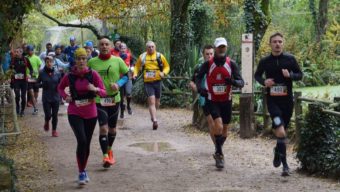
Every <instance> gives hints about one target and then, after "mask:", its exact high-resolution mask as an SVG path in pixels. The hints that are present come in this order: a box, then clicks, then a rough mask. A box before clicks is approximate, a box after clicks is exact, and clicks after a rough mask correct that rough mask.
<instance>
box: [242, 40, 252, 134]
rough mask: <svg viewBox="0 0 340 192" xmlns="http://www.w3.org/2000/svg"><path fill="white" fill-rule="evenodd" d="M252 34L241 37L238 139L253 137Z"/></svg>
mask: <svg viewBox="0 0 340 192" xmlns="http://www.w3.org/2000/svg"><path fill="white" fill-rule="evenodd" d="M253 60H254V54H253V34H243V35H242V73H241V75H242V77H243V80H244V87H243V88H242V92H241V95H240V137H241V138H251V137H253V136H254V132H255V131H254V130H255V129H254V118H253V117H254V111H253V109H254V105H253Z"/></svg>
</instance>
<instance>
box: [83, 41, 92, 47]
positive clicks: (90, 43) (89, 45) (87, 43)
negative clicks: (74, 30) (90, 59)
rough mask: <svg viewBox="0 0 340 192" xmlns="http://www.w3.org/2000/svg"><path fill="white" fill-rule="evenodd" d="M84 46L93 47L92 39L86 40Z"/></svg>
mask: <svg viewBox="0 0 340 192" xmlns="http://www.w3.org/2000/svg"><path fill="white" fill-rule="evenodd" d="M85 47H93V43H92V41H86V43H85Z"/></svg>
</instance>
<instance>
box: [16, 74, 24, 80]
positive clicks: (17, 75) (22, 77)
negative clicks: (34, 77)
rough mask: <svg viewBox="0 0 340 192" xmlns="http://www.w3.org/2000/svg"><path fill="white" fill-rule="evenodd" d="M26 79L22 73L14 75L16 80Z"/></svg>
mask: <svg viewBox="0 0 340 192" xmlns="http://www.w3.org/2000/svg"><path fill="white" fill-rule="evenodd" d="M24 78H25V75H24V74H22V73H17V74H15V75H14V79H24Z"/></svg>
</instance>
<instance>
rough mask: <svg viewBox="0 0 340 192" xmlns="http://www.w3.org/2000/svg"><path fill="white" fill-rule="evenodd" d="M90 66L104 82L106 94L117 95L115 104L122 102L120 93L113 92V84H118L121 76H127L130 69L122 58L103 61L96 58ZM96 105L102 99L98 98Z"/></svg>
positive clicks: (90, 61) (91, 61)
mask: <svg viewBox="0 0 340 192" xmlns="http://www.w3.org/2000/svg"><path fill="white" fill-rule="evenodd" d="M88 66H89V67H90V68H91V69H93V70H95V71H97V72H98V73H99V75H100V77H101V78H102V80H103V83H104V86H105V89H106V93H107V95H108V96H110V95H115V94H116V93H118V94H117V95H116V96H115V102H120V94H119V91H113V90H112V89H111V84H112V83H116V82H117V81H118V80H119V79H120V76H121V74H126V73H127V72H128V71H129V68H128V67H127V66H126V65H125V62H124V61H123V60H122V59H121V58H120V57H115V56H111V58H110V59H108V60H105V61H103V60H101V59H99V58H98V57H94V58H92V59H90V60H89V62H88ZM96 103H100V97H99V96H97V97H96Z"/></svg>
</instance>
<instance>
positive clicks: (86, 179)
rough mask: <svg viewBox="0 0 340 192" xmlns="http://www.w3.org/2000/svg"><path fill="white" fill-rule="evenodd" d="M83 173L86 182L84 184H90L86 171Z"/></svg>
mask: <svg viewBox="0 0 340 192" xmlns="http://www.w3.org/2000/svg"><path fill="white" fill-rule="evenodd" d="M84 173H85V181H86V183H88V182H90V177H89V175H88V174H87V172H86V171H84Z"/></svg>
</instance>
